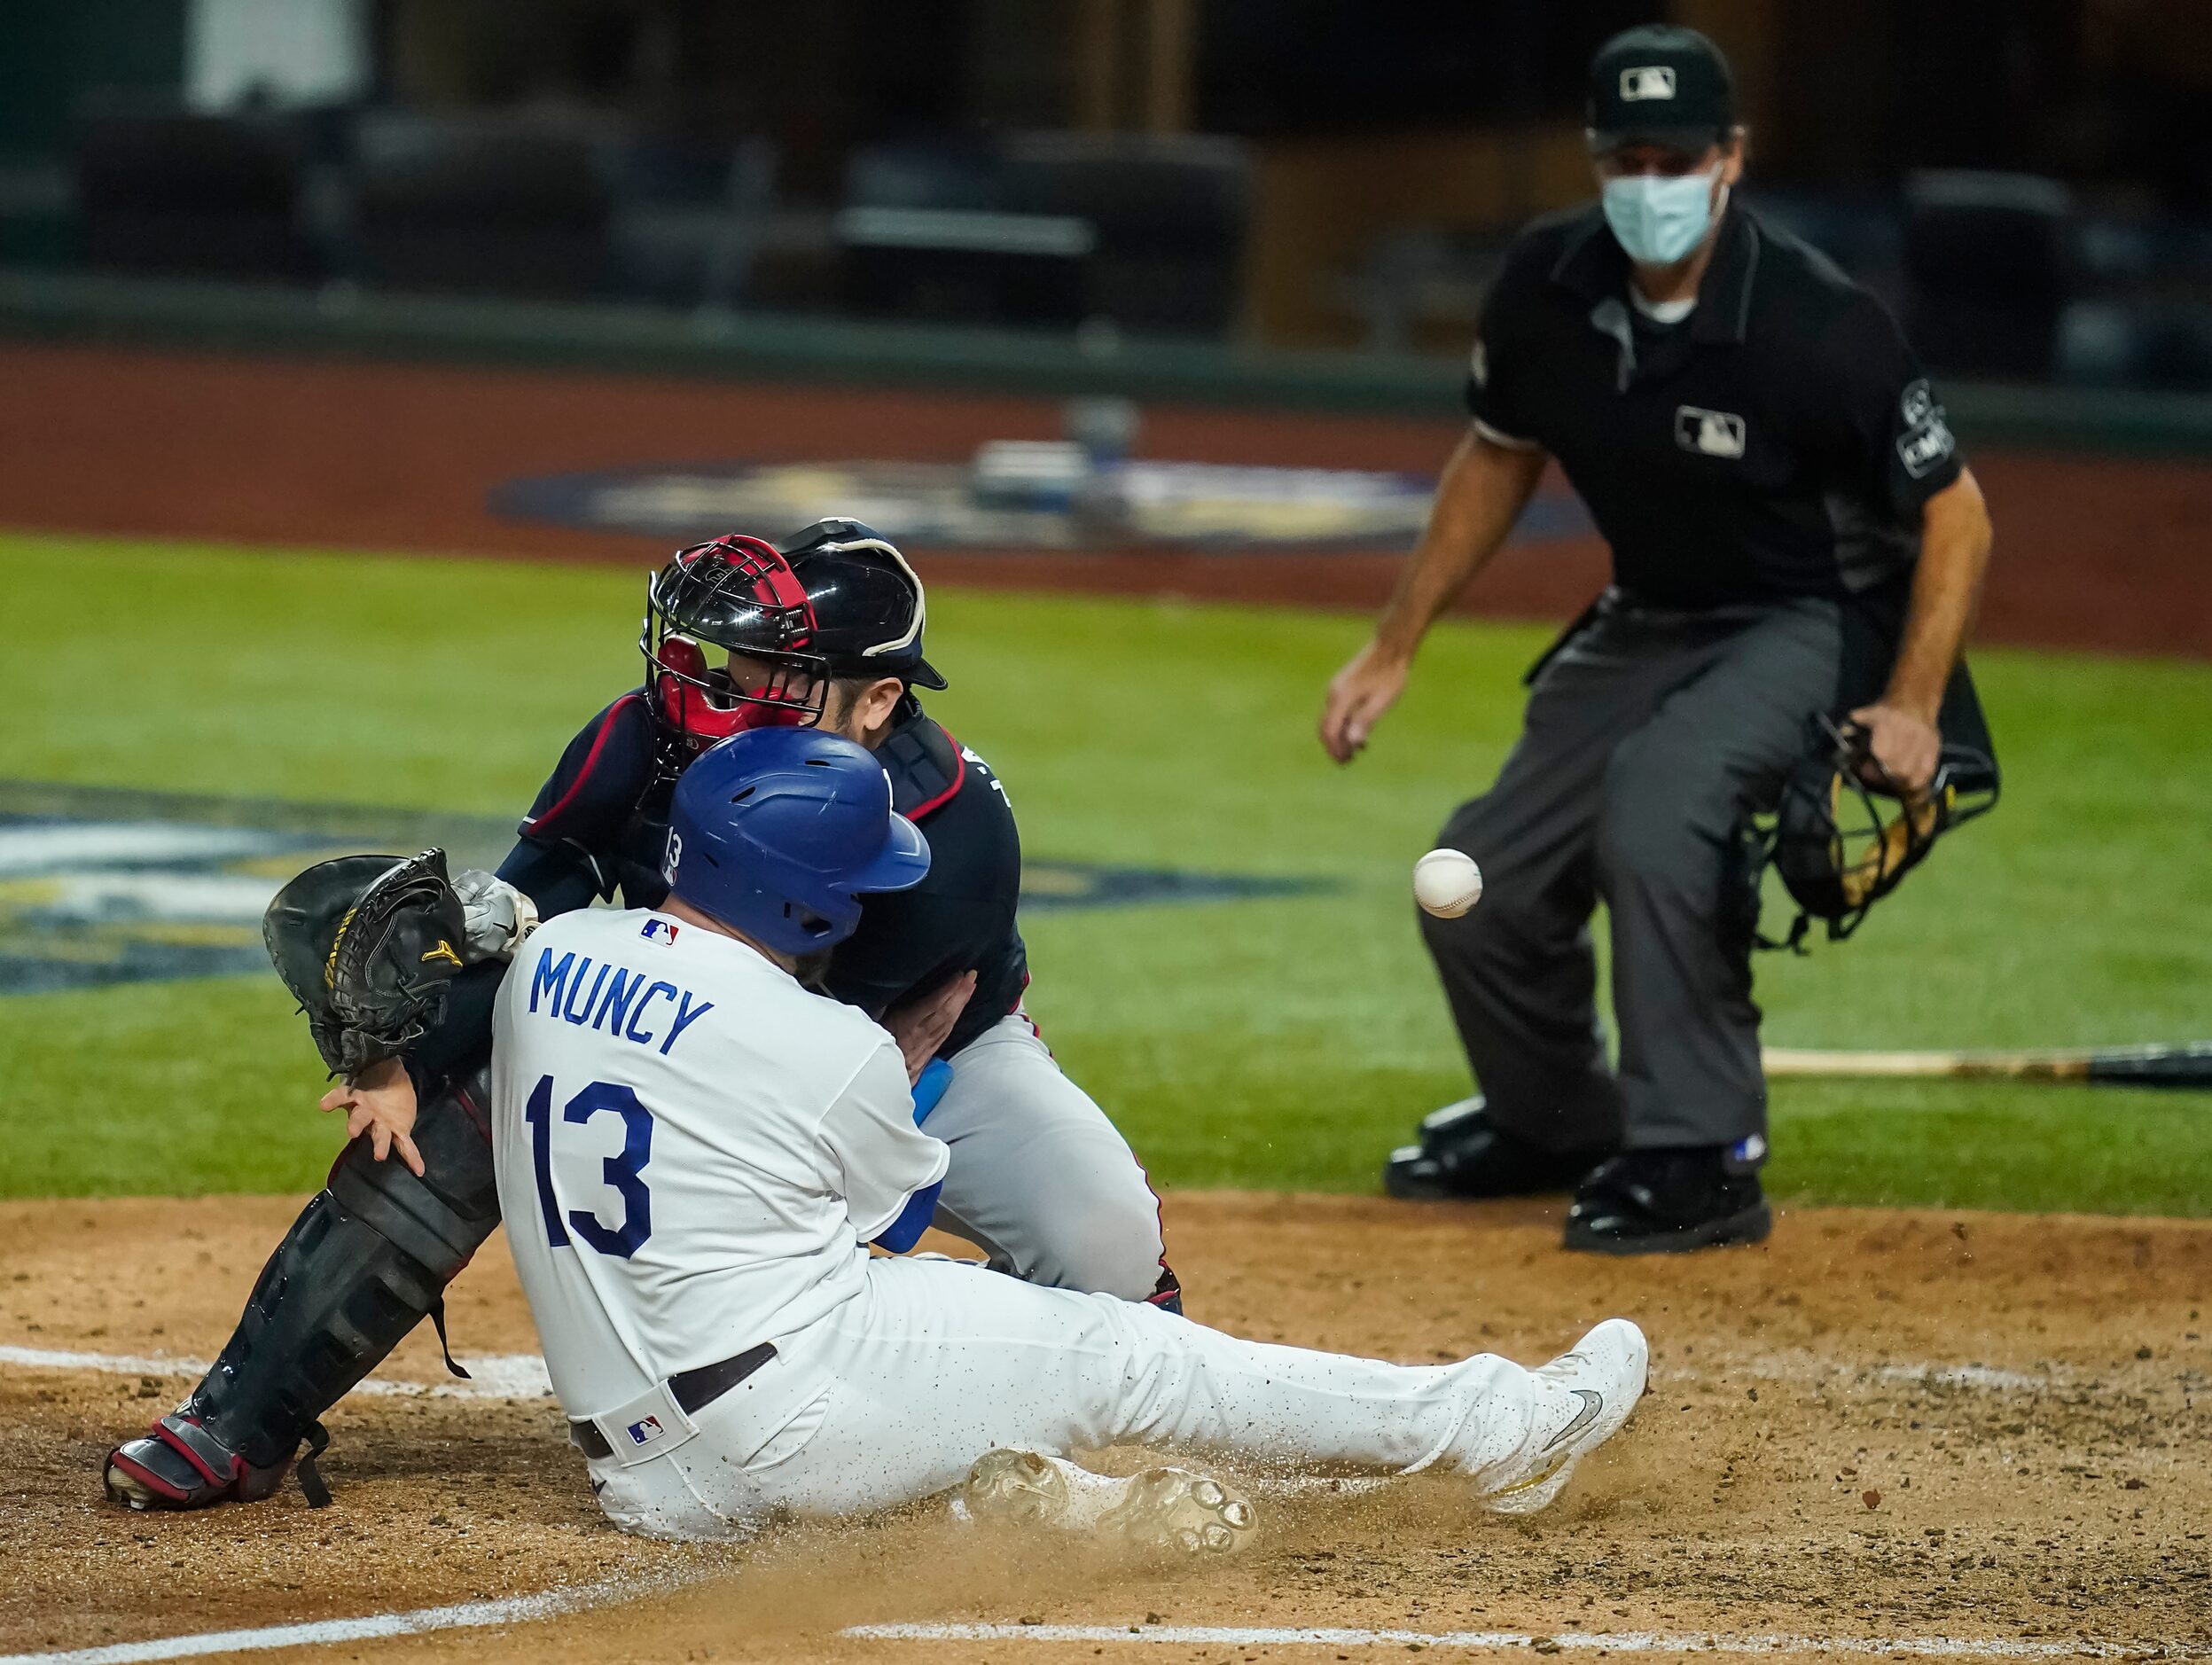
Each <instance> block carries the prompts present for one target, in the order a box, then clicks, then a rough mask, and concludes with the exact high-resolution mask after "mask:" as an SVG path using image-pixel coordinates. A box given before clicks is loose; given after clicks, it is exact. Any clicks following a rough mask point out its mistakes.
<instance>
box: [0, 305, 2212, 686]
mask: <svg viewBox="0 0 2212 1665" xmlns="http://www.w3.org/2000/svg"><path fill="white" fill-rule="evenodd" d="M1058 432H1059V410H1058V408H1057V407H1056V406H1054V405H1053V404H1051V403H1049V402H1045V401H1041V400H1025V399H1012V398H984V397H973V396H957V397H956V396H950V395H928V394H921V393H912V392H861V391H854V390H850V389H843V388H840V389H804V388H796V387H767V386H740V385H731V384H717V383H703V382H670V381H654V380H649V379H642V378H637V377H621V376H612V375H582V374H574V373H559V374H555V373H551V372H548V373H533V372H526V371H479V370H462V369H434V368H425V367H419V366H407V365H393V364H369V363H335V362H327V361H286V360H278V359H243V358H237V359H234V358H221V357H207V356H185V355H174V356H167V355H156V354H150V353H134V352H121V351H106V350H98V349H90V348H34V347H25V346H19V345H9V346H0V526H7V527H18V528H44V529H51V530H59V531H77V532H99V533H113V534H119V535H155V536H163V537H196V538H209V539H221V540H237V541H242V542H246V543H288V544H295V545H308V546H321V545H339V546H343V547H352V548H364V549H402V550H427V551H440V552H456V551H457V552H475V553H489V554H501V555H513V556H536V557H543V558H550V559H564V560H610V561H621V562H624V563H629V564H635V565H639V566H643V565H644V564H645V563H646V562H647V561H648V560H650V559H653V556H654V553H655V551H657V550H658V548H659V545H658V544H657V543H654V542H653V540H650V539H642V538H636V537H625V536H621V535H602V534H598V533H587V532H582V531H568V530H563V529H560V528H551V527H539V526H523V525H518V524H515V523H512V522H510V521H506V520H499V519H496V518H495V517H494V516H493V515H492V514H491V513H490V512H489V510H488V509H487V508H486V506H485V504H486V497H487V495H488V494H489V492H490V491H491V490H492V489H494V488H495V487H497V486H499V485H501V484H502V483H504V482H505V481H510V480H512V479H515V478H518V477H520V476H525V475H538V474H545V473H561V472H567V471H577V472H582V471H590V470H602V469H610V468H619V467H622V466H625V465H667V464H670V463H684V462H692V461H697V460H699V459H702V458H715V457H722V458H731V457H743V458H746V459H749V460H752V461H755V462H770V461H804V460H807V459H809V458H814V459H825V458H834V459H849V458H857V457H889V458H901V459H910V460H914V461H924V462H929V461H938V462H950V461H957V460H962V459H965V458H966V457H969V456H970V455H971V454H972V453H973V450H974V449H975V447H976V445H977V444H979V443H980V442H982V441H984V440H987V439H1020V438H1047V437H1053V436H1056V435H1057V434H1058ZM1456 433H1457V429H1456V428H1455V427H1454V426H1453V425H1451V424H1449V423H1424V422H1414V421H1403V420H1387V419H1382V418H1348V417H1323V416H1309V415H1288V414H1264V413H1257V412H1248V411H1231V410H1202V409H1198V408H1191V407H1181V408H1178V407H1160V408H1156V409H1153V410H1149V411H1148V412H1147V413H1146V418H1145V431H1144V438H1143V442H1142V449H1143V450H1144V452H1145V454H1147V455H1150V456H1154V457H1174V458H1183V459H1188V460H1192V461H1200V462H1224V463H1269V464H1280V465H1293V466H1315V467H1350V468H1375V469H1390V470H1403V471H1407V472H1412V473H1428V472H1433V471H1434V469H1435V468H1436V467H1437V466H1438V465H1440V463H1441V462H1442V458H1443V457H1444V456H1445V454H1446V452H1447V451H1448V450H1449V449H1450V445H1451V443H1452V442H1453V440H1454V438H1455V437H1456ZM1968 437H1969V441H1970V442H1971V437H1972V436H1971V435H1969V436H1968ZM1969 449H1970V451H1971V453H1972V457H1973V461H1974V467H1975V470H1976V472H1977V473H1979V475H1980V476H1981V480H1982V482H1983V484H1984V485H1985V487H1986V488H1987V489H1988V491H1989V498H1990V502H1991V504H1992V507H1993V511H1994V513H1995V515H1996V519H1997V535H1998V546H1997V562H1996V565H1995V567H1994V568H1993V570H1992V575H1991V578H1990V582H1989V592H1988V596H1987V599H1986V603H1985V606H1984V607H1983V611H1982V620H1981V636H1982V637H1984V638H1985V639H1989V640H1997V641H2009V642H2022V643H2033V644H2038V645H2050V646H2060V647H2075V646H2078V647H2095V648H2106V649H2114V650H2118V651H2122V652H2149V653H2179V654H2190V655H2202V654H2204V653H2208V652H2212V568H2208V567H2207V564H2206V562H2205V560H2204V559H2203V543H2202V539H2203V528H2205V527H2206V526H2207V525H2212V467H2206V466H2203V465H2192V464H2183V463H2164V462H2149V461H2135V460H2124V459H2119V458H2100V457H2071V456H2053V455H2028V454H2022V453H2014V452H2006V451H2002V450H1989V449H1979V448H1975V447H1973V446H1972V445H1971V443H1970V444H1969ZM1551 489H1555V490H1558V489H1564V487H1563V484H1562V483H1561V482H1559V481H1553V482H1552V487H1551ZM827 506H831V505H825V507H827ZM926 566H927V569H928V573H929V575H930V576H931V577H932V578H934V579H936V580H939V581H943V582H956V583H974V584H993V585H1006V586H1017V587H1023V588H1033V589H1034V588H1043V589H1067V590H1087V591H1098V592H1104V593H1110V594H1158V593H1162V592H1172V593H1176V594H1182V595H1190V596H1198V597H1209V598H1223V599H1245V600H1250V599H1257V600H1262V601H1269V602H1278V603H1290V604H1297V605H1304V606H1348V607H1357V608H1361V609H1365V608H1370V607H1372V606H1375V605H1377V604H1378V603H1379V602H1380V600H1381V598H1382V597H1383V596H1384V595H1385V594H1386V593H1387V590H1388V588H1389V585H1390V583H1391V582H1392V580H1393V578H1394V577H1395V573H1396V570H1397V558H1396V557H1395V556H1392V555H1350V556H1344V555H1299V554H1266V555H1251V554H1247V555H1234V554H1228V555H1161V554H1123V555H1087V556H1033V555H1012V554H967V555H963V554H960V553H958V552H957V551H955V552H947V553H938V554H933V555H932V556H931V557H930V558H929V559H928V561H927V563H926ZM1605 570H1606V561H1605V551H1604V550H1603V547H1602V546H1601V545H1600V544H1599V543H1598V542H1597V541H1596V540H1595V539H1594V538H1589V537H1582V538H1570V539H1562V540H1558V541H1552V542H1546V543H1528V544H1523V545H1520V546H1517V547H1515V548H1513V549H1512V550H1509V551H1507V552H1506V553H1505V555H1504V556H1502V557H1501V558H1500V559H1499V560H1498V562H1497V565H1496V566H1495V567H1493V568H1492V570H1491V571H1490V572H1489V573H1488V574H1486V575H1484V576H1483V577H1482V578H1481V580H1480V581H1478V582H1476V583H1475V584H1474V585H1473V588H1472V589H1471V590H1470V592H1469V594H1468V595H1467V597H1466V606H1467V607H1468V608H1469V609H1470V610H1473V611H1476V612H1481V613H1485V614H1507V615H1517V616H1528V617H1544V618H1555V617H1565V616H1567V615H1569V614H1572V613H1573V612H1574V611H1575V609H1577V608H1578V607H1580V606H1582V604H1583V602H1584V601H1585V600H1587V599H1588V598H1589V597H1590V595H1591V593H1592V592H1593V591H1594V590H1596V589H1597V588H1598V585H1599V584H1600V583H1601V582H1603V577H1604V574H1605Z"/></svg>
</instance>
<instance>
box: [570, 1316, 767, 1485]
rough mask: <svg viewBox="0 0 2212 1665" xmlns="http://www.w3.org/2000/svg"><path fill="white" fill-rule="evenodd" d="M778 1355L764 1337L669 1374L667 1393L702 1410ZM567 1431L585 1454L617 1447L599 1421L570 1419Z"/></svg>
mask: <svg viewBox="0 0 2212 1665" xmlns="http://www.w3.org/2000/svg"><path fill="white" fill-rule="evenodd" d="M775 1356H776V1343H775V1342H773V1341H763V1342H762V1343H761V1344H760V1345H759V1346H758V1347H748V1348H746V1349H745V1351H744V1352H742V1353H739V1354H737V1355H736V1356H733V1357H730V1358H725V1359H723V1361H722V1362H721V1363H720V1364H701V1365H700V1367H699V1368H698V1369H697V1370H687V1371H679V1372H677V1373H676V1374H675V1375H673V1376H671V1377H669V1378H668V1396H669V1397H670V1398H671V1399H673V1400H675V1401H676V1403H677V1404H678V1405H680V1406H682V1407H683V1410H684V1415H686V1416H689V1415H691V1414H692V1412H693V1411H703V1410H705V1409H706V1408H707V1406H708V1405H711V1404H712V1403H715V1400H717V1399H719V1398H721V1397H722V1396H723V1395H724V1394H726V1393H728V1392H729V1391H730V1390H731V1388H734V1387H736V1386H737V1385H738V1384H739V1382H741V1381H743V1380H745V1379H746V1377H747V1376H750V1375H751V1374H752V1373H753V1372H754V1371H756V1370H758V1369H760V1367H761V1366H762V1365H763V1364H767V1363H768V1361H769V1360H770V1359H771V1358H774V1357H775ZM568 1432H569V1433H570V1434H573V1435H574V1436H575V1441H576V1444H577V1445H578V1446H579V1447H580V1448H581V1449H582V1451H583V1454H584V1455H585V1456H586V1457H591V1458H608V1457H612V1456H614V1447H613V1446H611V1445H609V1444H608V1443H607V1442H606V1434H602V1433H600V1432H599V1425H598V1423H596V1422H571V1423H570V1424H569V1425H568Z"/></svg>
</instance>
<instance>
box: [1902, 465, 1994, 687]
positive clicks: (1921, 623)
mask: <svg viewBox="0 0 2212 1665" xmlns="http://www.w3.org/2000/svg"><path fill="white" fill-rule="evenodd" d="M1989 543H1990V528H1989V510H1988V508H1987V506H1986V505H1985V504H1983V502H1982V498H1981V487H1979V486H1978V485H1976V484H1975V483H1974V475H1973V474H1972V473H1963V474H1961V475H1959V477H1958V480H1957V481H1955V482H1954V483H1952V484H1951V485H1950V486H1948V487H1946V488H1944V489H1943V490H1942V491H1940V492H1938V493H1937V494H1936V495H1935V496H1933V497H1931V498H1930V499H1929V500H1928V504H1927V508H1926V509H1925V510H1924V511H1922V514H1921V522H1920V564H1919V570H1918V571H1917V572H1915V574H1914V575H1913V579H1912V602H1911V608H1910V609H1909V611H1908V612H1907V613H1906V615H1905V628H1904V639H1903V642H1902V644H1901V645H1899V647H1898V650H1897V662H1896V665H1895V668H1894V669H1893V670H1892V671H1891V672H1890V676H1889V686H1888V691H1887V692H1885V693H1884V694H1883V695H1882V700H1883V702H1884V703H1885V704H1888V705H1892V706H1895V707H1899V708H1900V709H1902V710H1905V711H1909V712H1911V713H1912V714H1913V715H1915V716H1918V717H1919V718H1921V719H1922V720H1923V721H1925V722H1928V723H1933V722H1935V714H1936V711H1937V709H1938V708H1939V707H1941V706H1942V703H1943V688H1944V684H1946V683H1948V682H1949V681H1950V673H1951V667H1952V666H1954V665H1955V664H1957V663H1958V650H1959V648H1960V646H1961V645H1963V644H1964V643H1965V641H1966V628H1967V626H1968V625H1969V624H1970V623H1972V622H1973V620H1974V603H1975V601H1976V599H1977V598H1979V597H1980V595H1981V578H1982V575H1983V574H1984V573H1985V572H1986V571H1987V570H1988V568H1989Z"/></svg>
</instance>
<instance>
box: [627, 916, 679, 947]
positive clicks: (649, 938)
mask: <svg viewBox="0 0 2212 1665" xmlns="http://www.w3.org/2000/svg"><path fill="white" fill-rule="evenodd" d="M637 934H638V935H640V936H642V937H644V938H645V941H646V942H659V943H661V944H662V945H663V946H665V945H667V944H668V943H670V942H675V941H676V922H675V921H674V920H672V919H648V920H646V921H645V929H644V930H642V931H640V932H638V933H637Z"/></svg>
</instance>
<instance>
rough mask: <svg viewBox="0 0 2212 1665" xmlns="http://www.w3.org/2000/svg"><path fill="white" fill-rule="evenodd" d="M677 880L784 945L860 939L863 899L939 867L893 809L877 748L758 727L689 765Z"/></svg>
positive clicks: (716, 914) (677, 816) (713, 911)
mask: <svg viewBox="0 0 2212 1665" xmlns="http://www.w3.org/2000/svg"><path fill="white" fill-rule="evenodd" d="M668 825H669V829H670V837H669V840H668V875H667V877H668V888H669V890H670V892H671V893H672V894H673V895H676V897H677V898H678V899H679V900H680V901H683V902H685V903H689V904H690V905H691V906H692V907H694V908H697V909H698V910H699V911H700V912H701V913H703V914H706V915H707V917H708V918H713V919H718V920H720V921H721V922H722V923H723V924H724V925H726V926H730V927H731V929H732V930H735V931H742V932H743V933H744V934H746V936H749V937H751V938H752V939H753V940H754V942H759V943H761V944H762V945H763V946H765V947H768V948H772V949H774V950H777V951H778V953H784V954H806V953H810V952H812V951H813V950H816V949H823V948H829V947H832V945H834V944H836V943H839V942H843V941H844V940H845V939H846V938H847V937H848V936H850V935H851V934H853V932H854V930H855V928H856V927H857V926H858V925H859V924H860V898H861V897H862V896H863V895H865V894H867V893H869V892H872V891H882V890H904V889H906V888H907V887H909V886H910V885H916V884H919V883H920V882H921V879H922V876H923V875H924V874H925V873H926V872H928V871H929V841H928V840H926V839H925V838H923V836H922V833H921V829H920V828H919V827H917V826H916V825H914V824H913V823H912V822H911V821H909V820H908V819H907V818H906V817H904V816H903V815H899V814H896V813H895V812H894V811H893V810H892V808H891V780H890V777H889V776H887V775H886V774H885V773H884V772H883V766H882V765H881V764H880V763H879V762H876V760H875V759H874V758H873V757H872V756H871V755H870V754H869V753H868V752H867V750H866V749H865V748H864V747H859V746H856V745H854V744H853V743H852V741H850V740H848V739H840V738H839V737H838V736H836V735H834V734H824V733H822V732H820V731H818V730H815V729H789V728H778V729H748V730H746V731H744V732H742V733H739V734H735V735H732V736H731V738H730V739H726V740H723V741H721V742H720V743H718V744H716V745H714V746H710V747H707V750H705V751H704V752H701V753H700V754H699V757H698V759H697V760H696V761H695V762H692V765H691V767H690V768H688V769H686V770H684V774H683V777H682V778H680V779H679V780H678V781H677V782H676V801H675V803H674V804H673V805H672V806H671V808H670V809H669V814H668Z"/></svg>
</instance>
